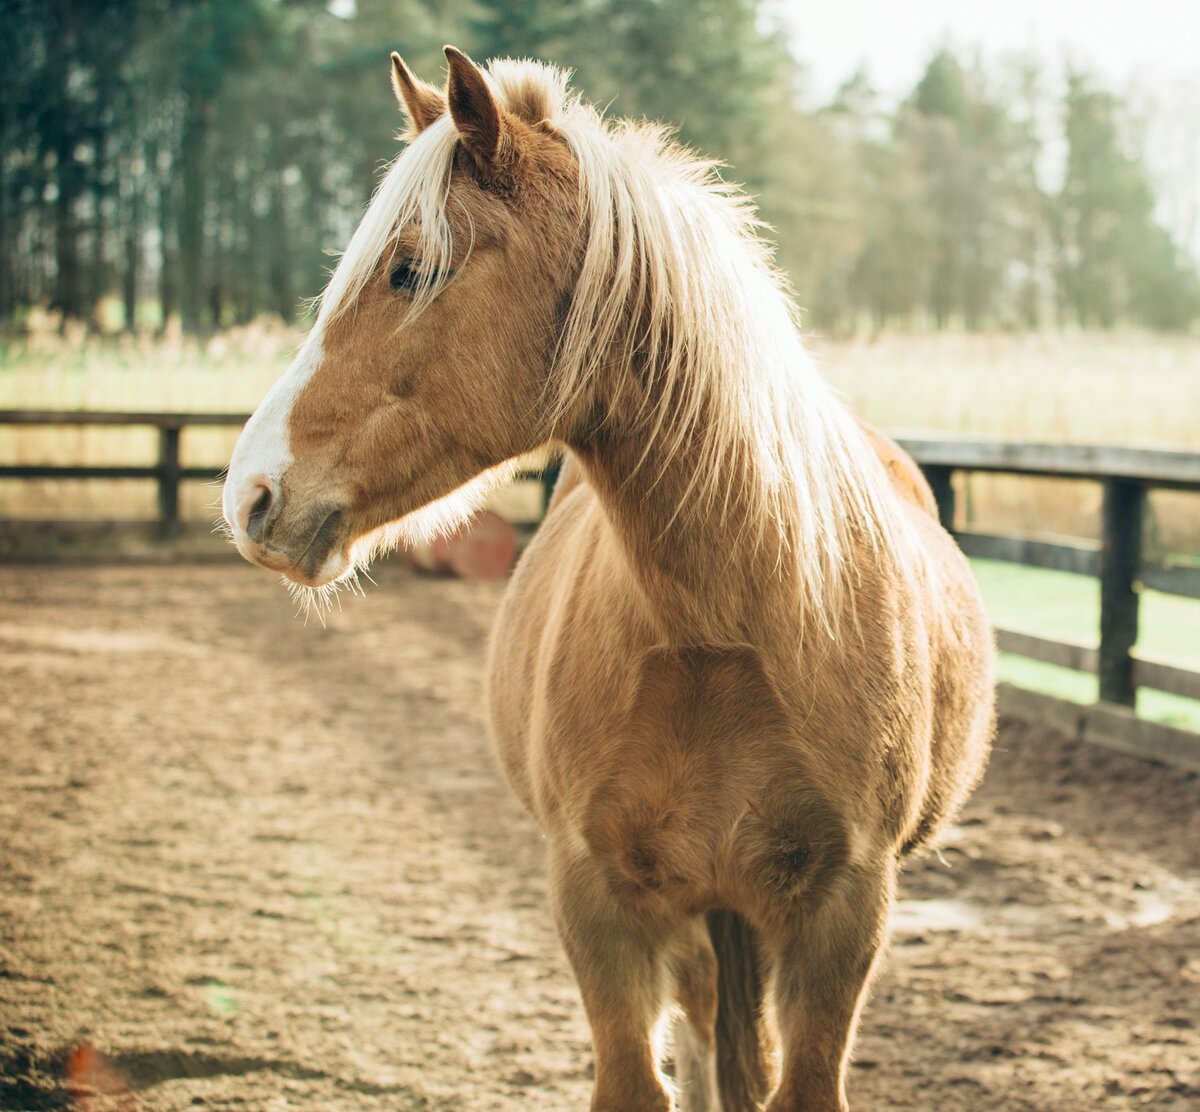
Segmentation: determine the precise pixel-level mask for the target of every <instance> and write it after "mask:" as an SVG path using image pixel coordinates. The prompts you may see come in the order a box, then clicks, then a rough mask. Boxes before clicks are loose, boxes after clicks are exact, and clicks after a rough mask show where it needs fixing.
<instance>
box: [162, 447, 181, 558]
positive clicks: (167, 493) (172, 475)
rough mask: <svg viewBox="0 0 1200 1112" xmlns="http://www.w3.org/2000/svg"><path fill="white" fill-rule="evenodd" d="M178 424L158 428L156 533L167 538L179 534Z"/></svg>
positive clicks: (164, 538) (163, 538)
mask: <svg viewBox="0 0 1200 1112" xmlns="http://www.w3.org/2000/svg"><path fill="white" fill-rule="evenodd" d="M180 431H181V430H180V426H178V425H163V426H162V427H161V428H160V429H159V430H158V535H159V538H160V539H161V540H169V539H170V538H172V537H177V536H178V535H179V477H180V474H179V433H180Z"/></svg>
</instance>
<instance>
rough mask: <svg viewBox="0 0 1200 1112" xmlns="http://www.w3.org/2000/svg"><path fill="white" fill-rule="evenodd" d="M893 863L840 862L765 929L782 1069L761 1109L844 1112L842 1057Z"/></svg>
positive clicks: (879, 944) (877, 945)
mask: <svg viewBox="0 0 1200 1112" xmlns="http://www.w3.org/2000/svg"><path fill="white" fill-rule="evenodd" d="M894 877H895V866H894V864H892V863H891V862H890V861H889V862H888V863H886V864H883V865H880V866H877V867H874V868H864V867H859V866H848V867H846V868H845V869H844V870H843V871H841V873H840V875H839V876H837V877H835V878H834V879H833V882H832V883H831V884H830V885H829V887H828V889H827V890H826V892H825V893H824V894H823V896H822V898H821V900H820V902H819V903H817V904H816V905H815V906H813V905H811V904H809V905H805V904H803V903H801V904H798V905H797V906H796V907H795V908H794V909H782V908H776V909H775V911H776V913H777V915H776V916H773V919H774V920H775V921H774V923H773V924H772V926H771V927H769V928H768V932H767V945H768V947H769V951H770V953H771V957H772V965H773V990H774V1000H775V1017H776V1022H777V1024H778V1030H779V1038H780V1045H781V1050H782V1052H783V1063H782V1064H783V1072H782V1078H781V1080H780V1083H779V1088H778V1089H777V1090H776V1091H775V1094H774V1096H773V1097H772V1098H771V1102H770V1103H769V1104H768V1105H767V1112H847V1110H848V1109H849V1105H848V1104H847V1102H846V1063H847V1059H848V1058H849V1055H850V1046H851V1043H852V1041H853V1038H854V1031H855V1028H856V1027H857V1025H858V1014H859V1010H860V1008H861V1007H862V1003H863V1000H864V999H865V997H866V991H867V985H868V983H869V982H870V979H871V974H872V971H873V970H874V968H875V963H876V958H877V957H878V955H879V954H880V952H881V951H882V949H883V945H884V941H885V939H886V935H887V918H888V911H889V909H890V907H891V899H892V891H893V885H894Z"/></svg>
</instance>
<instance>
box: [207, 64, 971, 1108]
mask: <svg viewBox="0 0 1200 1112" xmlns="http://www.w3.org/2000/svg"><path fill="white" fill-rule="evenodd" d="M446 56H447V58H448V59H449V81H448V84H447V88H446V90H445V91H444V92H443V91H442V90H439V89H435V88H434V87H432V86H430V85H427V84H425V83H423V82H421V81H419V80H417V79H416V78H414V77H413V75H412V74H411V73H410V72H409V70H408V69H407V67H406V66H405V65H404V63H403V62H402V61H401V60H400V59H399V57H397V56H393V79H394V84H395V87H396V92H397V94H398V97H399V99H400V102H401V105H402V107H403V109H404V110H405V112H406V113H407V116H408V119H409V121H410V129H409V134H408V139H409V142H408V144H407V146H406V147H405V149H404V150H403V152H402V153H401V154H400V156H399V157H398V158H397V159H396V161H395V162H394V163H393V165H392V166H391V168H390V170H389V171H388V173H387V175H386V177H385V178H384V180H383V182H382V184H381V185H380V187H379V189H378V191H377V193H376V195H375V197H374V199H373V200H372V202H371V204H370V206H369V208H368V209H367V211H366V213H365V215H364V217H363V219H362V223H361V224H360V226H359V228H358V230H357V231H356V232H355V234H354V236H353V238H352V239H351V241H350V244H349V247H348V248H347V250H346V253H345V255H344V256H343V258H342V260H341V262H340V264H339V265H338V267H337V269H336V271H335V272H334V275H333V277H332V279H331V281H330V283H329V286H328V288H327V290H326V291H325V295H324V298H323V300H322V302H321V308H320V313H319V315H318V317H317V321H316V324H315V326H314V327H313V329H312V332H311V333H310V334H309V336H308V338H307V340H306V342H305V343H304V345H303V347H302V348H301V350H300V352H299V354H298V355H297V357H296V360H295V362H294V363H293V365H292V367H291V369H290V370H289V371H288V372H287V373H286V374H285V375H284V376H283V377H282V378H281V379H280V381H279V383H278V384H277V385H276V386H275V388H274V389H273V390H272V391H271V392H270V394H269V395H268V396H267V398H266V400H265V401H264V402H263V403H262V405H261V406H260V407H259V409H258V411H257V412H256V413H255V414H254V416H253V417H252V418H251V420H250V422H249V424H247V426H246V429H245V431H244V432H243V433H242V437H241V439H240V440H239V442H238V445H237V449H236V451H235V452H234V456H233V461H232V463H231V465H230V469H229V478H228V480H227V482H226V485H225V492H224V509H225V516H226V518H227V519H228V522H229V525H230V526H231V528H232V530H233V533H234V537H235V540H236V543H237V546H238V548H239V549H240V550H241V552H242V553H243V554H244V555H245V556H246V557H247V558H249V559H250V560H252V561H254V562H255V563H257V564H261V565H262V566H264V567H267V568H272V569H275V570H277V571H281V572H283V573H284V574H285V575H286V576H287V577H289V578H290V579H291V580H293V581H294V582H295V583H297V584H301V585H302V586H308V587H316V588H320V587H322V586H324V585H329V584H336V583H338V582H339V581H342V580H346V579H348V578H350V577H352V576H353V574H354V570H355V568H356V567H357V566H360V565H361V564H362V563H363V562H365V561H366V560H367V559H368V558H369V556H370V554H371V553H372V552H373V551H374V550H376V549H377V548H379V547H380V545H382V544H387V543H390V542H392V541H395V540H396V539H397V538H401V539H402V538H403V537H405V536H411V535H414V534H419V533H422V532H423V531H427V530H429V529H432V528H438V527H444V526H446V525H448V524H450V523H454V522H458V521H461V520H462V519H463V515H465V514H467V513H469V511H470V508H471V507H472V506H473V505H475V504H477V503H478V500H479V497H480V496H481V495H483V494H484V493H486V492H487V491H488V490H489V489H490V488H491V487H492V486H493V485H494V484H495V483H497V482H500V481H503V480H504V479H505V477H506V476H508V475H509V474H511V471H512V468H513V466H515V465H514V464H513V462H512V461H513V460H514V459H516V458H517V457H519V456H521V455H523V454H525V453H528V452H529V451H531V450H533V449H536V448H538V447H540V446H543V445H546V444H558V445H560V446H562V447H563V449H564V450H565V452H566V454H567V463H566V467H565V470H564V474H563V478H562V479H561V481H560V483H559V486H558V488H557V490H556V492H555V496H554V499H553V504H552V506H551V509H550V511H549V514H548V516H547V518H546V520H545V522H544V524H543V525H542V527H541V528H540V530H539V531H538V534H537V536H536V538H535V540H534V541H533V543H532V545H531V546H530V548H529V550H528V551H527V552H526V553H525V555H524V557H523V558H522V560H521V562H520V565H519V567H518V569H517V571H516V574H515V576H514V578H513V580H512V583H511V586H510V587H509V589H508V594H507V596H506V598H505V601H504V604H503V607H502V610H501V613H500V617H499V623H498V625H497V628H496V632H495V637H494V640H493V643H492V647H491V662H490V705H491V714H492V722H493V728H494V734H495V742H496V746H497V749H498V751H499V756H500V760H501V762H502V764H503V767H504V770H505V772H506V774H507V776H508V779H509V781H510V782H511V784H512V787H513V789H514V790H515V792H516V794H517V795H518V796H519V797H520V798H521V800H522V802H523V803H524V804H525V806H526V807H527V808H528V809H529V811H530V812H531V813H532V815H533V816H534V817H535V819H536V820H537V822H538V824H539V825H540V827H541V829H542V831H543V832H544V833H545V836H546V840H547V843H548V847H549V867H550V876H551V882H552V892H553V904H554V914H555V917H556V919H557V922H558V926H559V931H560V934H561V937H562V941H563V945H564V947H565V949H566V952H567V954H568V956H569V957H570V960H571V963H572V965H573V967H574V970H575V973H576V977H577V979H578V982H579V986H580V989H581V991H582V995H583V1000H584V1004H585V1007H586V1010H587V1014H588V1018H589V1020H590V1022H591V1029H592V1036H593V1042H594V1049H595V1086H594V1094H593V1098H592V1108H593V1109H597V1110H599V1109H604V1110H607V1112H647V1110H665V1109H668V1108H671V1107H676V1106H678V1107H682V1108H685V1109H692V1110H699V1109H707V1110H713V1109H724V1112H740V1110H745V1109H757V1108H760V1107H764V1106H765V1107H766V1108H767V1109H769V1110H770V1112H785V1110H789V1112H793V1110H795V1112H798V1110H801V1109H803V1110H805V1112H815V1110H821V1112H826V1110H840V1109H845V1108H847V1103H846V1095H845V1075H846V1062H847V1057H848V1054H849V1049H850V1044H851V1039H852V1036H853V1033H854V1030H855V1027H856V1025H857V1022H858V1015H859V1011H860V1008H861V1006H862V1003H863V999H864V996H865V993H866V990H867V986H868V983H869V981H870V978H871V974H872V971H873V970H874V968H875V967H876V964H877V959H878V956H879V954H880V951H881V949H882V947H883V944H884V940H885V936H886V933H887V922H888V911H889V906H890V904H891V900H892V893H893V886H894V881H895V876H896V872H897V868H898V865H899V863H900V861H901V859H902V858H903V857H904V855H905V854H907V853H909V852H911V851H912V850H913V849H915V848H916V847H918V846H921V845H923V844H925V843H927V842H928V841H929V839H930V838H931V836H932V835H933V834H934V833H935V832H936V831H937V829H938V828H939V827H940V826H941V825H942V824H943V823H945V822H946V820H947V819H948V818H949V817H950V816H951V815H953V814H954V812H955V810H956V809H957V808H958V807H959V805H960V804H961V803H962V802H963V800H964V798H965V797H966V795H967V794H968V792H969V791H970V790H971V788H972V786H973V785H974V784H975V782H976V780H977V779H978V777H979V776H980V774H981V771H982V769H983V766H984V762H985V759H986V754H987V749H988V744H989V739H990V735H991V732H992V727H993V710H992V684H991V679H990V661H991V647H990V641H991V637H990V633H989V629H988V624H987V622H986V620H985V617H984V613H983V610H982V608H981V606H980V601H979V597H978V594H977V591H976V588H975V586H974V584H973V582H972V579H971V575H970V573H969V570H968V568H967V565H966V562H965V561H964V559H963V558H962V556H961V555H960V553H959V552H958V550H957V549H956V547H955V545H954V543H953V541H952V540H951V539H950V538H949V537H948V536H947V534H946V533H945V532H944V531H943V530H942V529H941V528H940V526H939V525H938V523H937V521H936V520H935V519H934V517H933V515H932V514H931V512H930V511H931V499H930V496H929V491H928V488H927V487H926V486H925V485H924V483H923V481H922V479H921V477H920V474H919V472H917V471H916V469H915V467H914V466H913V464H912V463H911V461H909V460H908V459H907V458H906V457H905V456H904V455H903V453H901V452H900V451H899V449H898V448H896V446H895V445H894V444H892V443H891V442H890V441H888V440H886V438H883V437H880V436H879V435H878V434H875V433H871V432H869V431H864V430H863V428H862V427H861V426H859V425H858V424H857V423H856V422H855V421H854V419H853V418H851V417H850V416H849V415H848V414H847V412H846V411H845V409H844V408H843V406H842V405H841V403H840V402H839V401H838V400H837V399H836V398H835V397H834V396H833V394H832V393H831V392H830V390H829V389H828V388H827V387H826V386H825V385H824V384H823V383H822V381H821V379H820V378H819V377H818V375H817V374H816V372H815V370H814V368H813V365H812V362H811V360H810V358H809V357H808V355H807V354H806V353H805V350H804V348H803V346H802V343H801V339H800V335H799V332H798V330H797V327H796V322H795V315H794V308H793V305H792V303H791V301H790V299H789V297H788V295H787V293H786V291H785V289H784V285H783V283H782V281H781V280H780V278H779V276H778V275H777V273H776V272H775V271H774V270H773V269H772V266H771V264H770V261H769V257H768V252H767V249H766V248H765V247H764V245H763V243H762V242H761V241H760V239H759V238H758V235H757V225H756V223H755V221H754V218H753V216H752V215H751V214H750V212H749V211H748V206H747V203H746V201H745V200H744V199H743V198H742V197H740V196H739V195H738V194H737V193H736V192H735V191H734V190H733V189H731V188H729V187H728V186H726V185H723V184H722V183H721V182H720V181H719V180H718V179H717V178H716V176H715V175H714V173H713V171H712V168H711V166H709V165H707V164H705V163H703V162H700V161H698V160H697V159H696V158H694V157H693V156H692V155H691V154H689V153H688V152H686V151H684V150H681V149H680V148H679V147H678V146H675V145H674V144H673V143H671V142H670V141H669V140H668V139H667V138H666V137H665V136H664V134H663V133H662V131H661V130H659V129H657V128H655V127H651V126H648V125H645V124H632V123H610V122H606V121H605V120H604V119H602V118H601V116H600V115H599V114H598V113H597V112H596V111H594V110H593V109H592V108H590V107H588V106H586V105H585V104H583V103H581V102H580V100H579V99H578V98H577V97H575V96H573V95H571V94H569V93H568V92H567V91H566V88H565V78H564V75H563V74H561V73H560V72H558V71H557V70H554V69H552V68H549V67H546V66H543V65H539V64H536V63H533V62H508V61H505V62H495V63H493V64H492V65H491V66H490V68H489V69H488V70H487V71H486V72H485V71H482V70H480V69H479V68H477V67H476V66H475V64H474V63H473V62H472V61H471V60H470V59H469V58H467V57H466V56H465V55H464V54H462V53H460V52H459V51H457V50H454V49H452V48H447V50H446ZM672 1004H675V1005H678V1008H679V1014H678V1015H677V1020H678V1022H677V1024H676V1030H675V1043H674V1047H675V1049H674V1061H675V1076H674V1078H673V1080H667V1079H666V1078H664V1076H663V1075H662V1074H661V1073H660V1068H659V1067H660V1063H659V1059H658V1055H657V1053H656V1049H655V1048H656V1046H657V1043H656V1027H657V1025H658V1024H659V1021H660V1019H661V1018H662V1016H663V1015H664V1013H665V1012H666V1011H667V1010H668V1008H670V1006H671V1005H672Z"/></svg>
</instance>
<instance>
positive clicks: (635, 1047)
mask: <svg viewBox="0 0 1200 1112" xmlns="http://www.w3.org/2000/svg"><path fill="white" fill-rule="evenodd" d="M550 882H551V890H552V897H553V901H554V914H555V920H556V921H557V923H558V930H559V935H560V936H561V938H562V943H563V949H564V950H566V953H567V957H568V958H569V959H570V962H571V966H572V968H573V969H574V970H575V979H576V980H577V981H578V982H579V991H580V994H581V995H582V997H583V1006H584V1008H585V1009H586V1011H587V1016H588V1022H589V1024H590V1025H591V1029H592V1051H593V1054H594V1056H595V1064H596V1077H595V1083H594V1086H593V1088H592V1112H669V1110H670V1108H671V1100H670V1097H669V1096H668V1095H667V1090H666V1088H665V1087H664V1086H663V1082H662V1079H661V1077H660V1076H659V1072H658V1062H657V1061H656V1056H655V1050H654V1027H655V1025H656V1024H657V1022H658V1019H659V1017H660V1016H661V1015H662V1012H663V1008H664V1006H665V1004H666V1001H667V996H668V992H669V988H670V969H669V968H668V965H667V961H666V954H665V949H666V942H667V938H668V936H669V933H670V932H669V931H666V930H664V929H663V928H662V927H659V926H656V925H654V924H652V923H648V922H646V921H645V920H644V919H643V918H642V917H640V916H638V915H636V914H635V913H634V912H633V911H632V910H631V909H630V908H629V907H628V906H626V905H625V904H623V903H621V902H620V901H618V900H617V899H616V897H615V896H614V895H613V893H612V890H611V888H610V887H609V885H608V883H607V881H606V879H605V877H604V876H603V875H602V874H601V872H600V870H599V868H598V867H597V866H596V864H595V862H594V861H592V860H591V859H590V858H589V857H587V856H582V855H569V854H568V853H567V852H566V851H565V849H557V850H556V849H552V851H551V870H550Z"/></svg>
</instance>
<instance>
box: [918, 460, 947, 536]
mask: <svg viewBox="0 0 1200 1112" xmlns="http://www.w3.org/2000/svg"><path fill="white" fill-rule="evenodd" d="M921 470H922V471H924V472H925V481H926V482H928V483H929V489H930V490H932V491H933V500H934V501H935V502H936V503H937V511H938V521H940V522H941V523H942V528H943V529H945V530H946V532H947V533H950V534H953V533H954V468H952V467H943V466H942V465H941V464H929V465H927V466H924V467H922V468H921Z"/></svg>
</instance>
